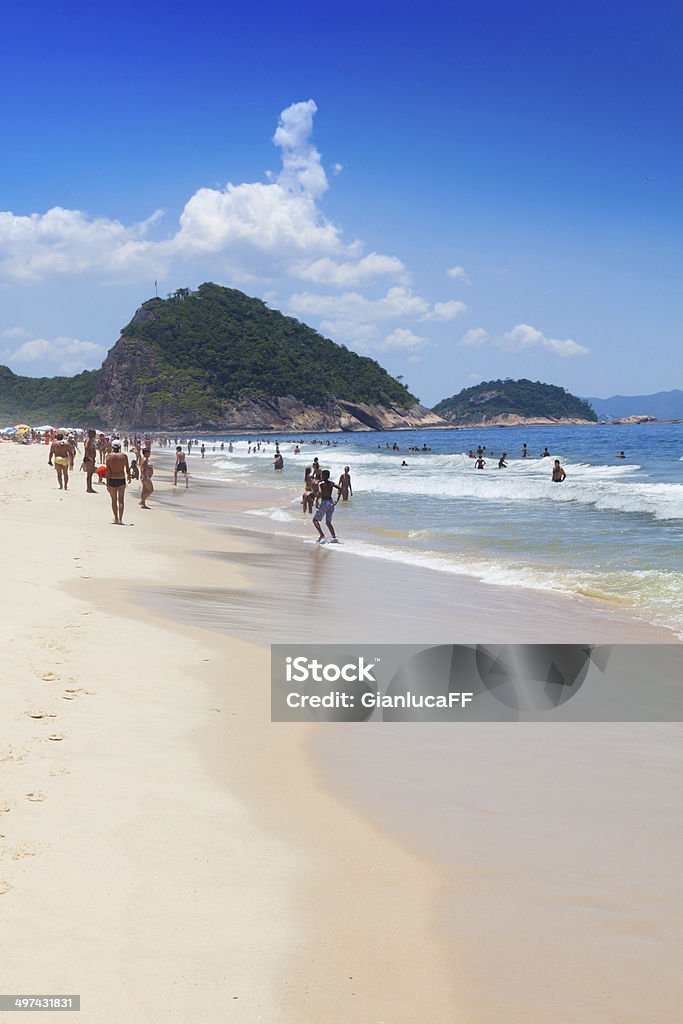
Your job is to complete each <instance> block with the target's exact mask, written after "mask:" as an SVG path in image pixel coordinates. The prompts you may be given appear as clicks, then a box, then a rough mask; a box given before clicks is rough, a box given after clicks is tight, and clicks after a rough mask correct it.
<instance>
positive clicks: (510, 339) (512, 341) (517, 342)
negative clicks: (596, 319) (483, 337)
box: [500, 324, 590, 359]
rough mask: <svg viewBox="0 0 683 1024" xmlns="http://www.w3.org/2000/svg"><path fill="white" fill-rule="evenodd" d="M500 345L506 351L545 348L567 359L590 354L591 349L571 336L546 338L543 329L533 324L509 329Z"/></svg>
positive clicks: (518, 325) (519, 325)
mask: <svg viewBox="0 0 683 1024" xmlns="http://www.w3.org/2000/svg"><path fill="white" fill-rule="evenodd" d="M500 347H501V348H502V349H504V350H505V351H506V352H523V351H525V350H526V349H530V348H544V349H546V350H547V351H548V352H552V353H553V355H556V356H560V357H561V358H564V359H567V358H571V357H572V356H585V355H588V353H589V352H590V349H588V348H586V347H585V345H579V344H578V343H577V342H575V341H573V340H572V339H571V338H566V339H565V340H564V341H560V340H559V339H558V338H546V336H545V335H544V334H543V332H542V331H539V330H538V329H537V328H536V327H532V326H531V324H517V326H516V327H513V328H512V330H511V331H507V332H506V333H505V334H504V335H503V337H502V340H501V342H500Z"/></svg>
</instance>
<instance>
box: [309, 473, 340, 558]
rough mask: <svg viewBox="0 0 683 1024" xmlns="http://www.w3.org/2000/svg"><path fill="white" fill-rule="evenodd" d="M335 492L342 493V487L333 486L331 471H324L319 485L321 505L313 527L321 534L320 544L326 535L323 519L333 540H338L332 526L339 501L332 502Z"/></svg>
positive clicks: (316, 512)
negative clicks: (333, 492)
mask: <svg viewBox="0 0 683 1024" xmlns="http://www.w3.org/2000/svg"><path fill="white" fill-rule="evenodd" d="M333 490H337V491H339V492H340V493H341V487H339V486H338V485H337V484H333V483H332V481H331V480H330V471H329V469H324V470H323V472H322V478H321V480H320V483H319V484H318V494H319V496H320V504H319V506H318V508H317V509H316V510H315V514H314V516H313V525H314V526H315V528H316V530H317V531H318V533H319V534H320V536H319V537H318V544H319V543H320V542H321V540H324V539H325V535H324V533H323V531H322V527H321V525H320V521H321V520H322V519H323V517H324V519H325V525H326V527H327V529H328V530H329V532H330V534H331V536H332V540H335V541H336V539H337V535H336V533H335V532H334V527H333V526H332V516H333V515H334V506H335V505H336V504H337V501H339V498H337V501H333V500H332V491H333Z"/></svg>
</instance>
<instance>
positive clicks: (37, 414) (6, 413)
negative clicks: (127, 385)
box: [0, 366, 97, 427]
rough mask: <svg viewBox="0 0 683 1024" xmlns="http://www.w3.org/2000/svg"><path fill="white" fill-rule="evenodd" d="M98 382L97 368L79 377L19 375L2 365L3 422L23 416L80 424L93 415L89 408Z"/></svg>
mask: <svg viewBox="0 0 683 1024" xmlns="http://www.w3.org/2000/svg"><path fill="white" fill-rule="evenodd" d="M96 386H97V371H96V370H84V371H83V373H79V374H78V375H77V376H76V377H19V376H18V375H17V374H16V373H12V371H11V370H10V369H9V368H8V367H7V366H0V425H11V424H13V423H18V422H19V421H20V420H21V421H22V422H23V423H29V424H31V425H34V426H37V425H39V424H43V423H51V424H52V426H55V427H59V426H80V424H81V421H82V420H83V419H84V418H86V419H91V418H92V414H91V412H89V411H88V410H89V406H90V403H91V402H92V400H93V398H94V397H95V388H96Z"/></svg>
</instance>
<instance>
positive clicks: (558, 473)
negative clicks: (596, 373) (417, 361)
mask: <svg viewBox="0 0 683 1024" xmlns="http://www.w3.org/2000/svg"><path fill="white" fill-rule="evenodd" d="M3 435H4V436H3ZM0 438H1V439H3V440H12V441H15V442H18V443H22V444H38V443H40V444H45V445H48V446H49V450H48V463H49V465H50V466H51V467H53V468H54V470H55V472H56V476H57V484H58V487H59V489H60V490H62V491H68V489H69V482H70V480H71V481H72V482H73V472H74V467H75V465H76V460H77V459H78V458H79V457H80V459H81V461H80V470H82V471H83V473H84V476H85V490H86V493H88V494H95V493H96V489H95V487H93V481H94V479H95V477H97V480H98V482H99V485H100V486H104V487H106V489H107V491H108V493H109V496H110V499H111V509H112V515H113V521H114V523H115V524H116V525H119V526H120V525H123V514H124V504H125V494H126V488H127V487H128V486H129V485H130V484H131V483H132V482H133V481H138V480H139V481H140V494H139V501H138V504H139V507H140V508H141V509H145V510H148V509H149V507H150V506H149V504H148V502H149V499H150V498H151V496H152V494H153V493H154V484H153V482H152V481H153V476H154V466H153V464H152V458H151V456H152V445H153V443H154V444H156V445H158V446H159V447H160V448H162V449H163V448H169V447H171V446H173V445H175V464H174V466H173V486H174V487H177V486H178V479H179V478H181V481H182V482H184V485H185V488H186V489H187V488H188V487H189V472H188V457H189V456H190V455H191V454H192V450H193V448H194V449H195V451H196V453H198V454H199V455H200V457H201V458H202V459H204V458H205V456H206V453H207V451H208V450H209V446H210V447H211V451H212V452H213V453H216V452H219V453H223V452H227V453H228V454H229V455H232V454H233V453H234V452H235V447H234V443H233V441H212V442H208V444H207V442H205V441H200V440H199V439H197V438H187V439H185V440H184V442H183V440H181V438H180V437H173V436H171V435H168V434H161V435H158V436H155V437H154V438H153V437H152V436H151V435H150V434H147V435H145V436H140V435H138V434H135V433H133V434H127V435H125V436H123V437H122V436H120V435H119V434H118V433H117V432H113V433H111V434H106V433H104V432H101V431H96V430H94V429H90V430H87V431H82V430H56V429H55V428H52V427H50V428H31V427H28V426H26V425H18V426H17V427H16V428H6V429H5V431H2V432H0ZM235 443H236V442H235ZM288 443H291V444H292V445H293V449H292V451H293V454H294V455H297V456H298V455H301V450H302V448H303V446H304V441H303V440H300V441H295V440H291V441H290V442H288ZM305 443H306V444H307V445H310V446H312V445H320V446H324V447H326V448H336V447H337V445H338V442H337V441H336V440H329V439H325V440H316V439H310V438H309V439H307V440H306V442H305ZM271 445H274V453H273V468H274V469H275V470H276V471H281V470H283V469H284V457H283V454H282V451H281V449H280V442H279V441H273V439H270V438H269V439H258V440H254V441H252V440H251V439H249V440H248V441H247V454H248V455H269V454H270V451H271V448H270V446H271ZM81 446H82V451H81ZM377 447H378V448H379V449H382V448H385V449H388V450H389V451H391V452H399V451H400V450H401V449H400V447H399V445H398V444H397V442H396V441H394V442H393V443H389V442H386V443H385V445H381V444H378V445H377ZM408 451H409V452H413V453H420V454H423V453H428V452H431V448H429V447H428V446H427V445H426V444H423V445H422V446H411V447H409V448H408ZM467 455H468V456H469V458H470V459H472V461H473V463H474V468H475V469H476V470H483V469H485V467H486V465H487V458H486V457H488V460H489V462H492V461H495V460H496V459H497V467H498V469H506V468H507V467H508V461H507V460H508V455H507V452H502V453H501V454H500V455H499V456H496V455H495V453H494V452H492V451H487V449H486V445H479V446H478V447H477V449H476V450H474V449H470V450H469V451H468V452H467ZM485 456H486V457H485ZM529 457H530V455H529V450H528V445H527V444H524V445H523V446H522V449H521V458H522V459H527V458H529ZM550 457H551V453H550V451H549V449H548V447H547V446H546V447H545V448H544V449H543V451H542V452H540V454H539V458H541V459H544V458H550ZM615 457H616V458H619V459H624V458H625V457H626V456H625V454H624V452H623V451H621V452H619V453H618V454H617V455H616V456H615ZM401 468H402V469H409V468H410V467H409V465H408V463H407V462H406V461H405V459H404V460H403V461H402V462H401ZM70 474H71V476H70ZM550 478H551V480H552V482H553V483H562V482H564V480H566V478H567V474H566V471H565V470H564V468H563V467H562V465H561V463H560V460H559V459H557V458H556V459H554V460H553V463H552V469H551V474H550ZM352 496H353V486H352V483H351V472H350V467H349V466H345V467H344V471H343V473H342V474H341V475H340V477H339V479H338V480H337V481H336V482H335V481H334V480H333V479H331V473H330V470H328V469H323V468H322V467H321V465H320V461H319V459H318V457H317V456H316V457H315V458H313V459H312V460H311V465H309V466H306V469H305V472H304V490H303V494H302V496H301V506H302V509H303V512H304V514H306V515H310V516H311V517H312V522H313V525H314V526H315V529H316V531H317V533H318V541H319V542H321V541H323V540H324V539H325V535H324V532H323V527H322V524H323V522H324V524H325V527H326V529H327V531H328V533H329V534H330V538H331V540H332V541H335V542H336V541H337V536H336V533H335V530H334V526H333V525H332V518H333V514H334V509H335V507H336V505H337V504H338V503H339V502H340V501H344V502H346V501H348V500H349V498H351V497H352Z"/></svg>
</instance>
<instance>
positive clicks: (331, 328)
mask: <svg viewBox="0 0 683 1024" xmlns="http://www.w3.org/2000/svg"><path fill="white" fill-rule="evenodd" d="M320 332H321V334H324V335H325V337H326V338H332V340H333V341H336V342H338V343H339V344H344V345H353V347H354V348H356V349H358V351H359V352H368V351H369V350H370V348H371V347H372V345H373V344H374V343H375V342H376V341H377V339H378V338H379V336H380V334H379V331H378V330H377V328H376V327H375V325H374V324H364V323H358V322H357V321H354V320H321V322H320Z"/></svg>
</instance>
